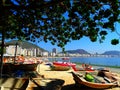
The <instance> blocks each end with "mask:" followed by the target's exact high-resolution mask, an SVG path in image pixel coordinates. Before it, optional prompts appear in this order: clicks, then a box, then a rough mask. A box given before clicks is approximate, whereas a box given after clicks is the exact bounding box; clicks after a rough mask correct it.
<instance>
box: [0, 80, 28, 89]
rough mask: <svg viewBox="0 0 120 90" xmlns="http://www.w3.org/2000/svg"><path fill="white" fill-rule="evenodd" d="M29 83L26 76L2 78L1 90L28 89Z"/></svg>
mask: <svg viewBox="0 0 120 90" xmlns="http://www.w3.org/2000/svg"><path fill="white" fill-rule="evenodd" d="M28 84H29V79H26V78H0V90H26V88H27V86H28Z"/></svg>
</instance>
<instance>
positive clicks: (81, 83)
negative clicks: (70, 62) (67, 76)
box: [72, 72, 118, 89]
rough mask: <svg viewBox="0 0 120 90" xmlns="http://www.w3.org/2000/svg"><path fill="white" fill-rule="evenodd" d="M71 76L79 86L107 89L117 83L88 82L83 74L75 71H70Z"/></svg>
mask: <svg viewBox="0 0 120 90" xmlns="http://www.w3.org/2000/svg"><path fill="white" fill-rule="evenodd" d="M72 76H73V79H74V81H75V83H76V85H79V86H86V87H89V88H93V89H109V88H113V87H117V86H118V84H116V83H103V82H97V83H96V82H89V81H87V80H85V78H84V77H83V75H80V74H78V73H75V72H72ZM95 79H96V78H95Z"/></svg>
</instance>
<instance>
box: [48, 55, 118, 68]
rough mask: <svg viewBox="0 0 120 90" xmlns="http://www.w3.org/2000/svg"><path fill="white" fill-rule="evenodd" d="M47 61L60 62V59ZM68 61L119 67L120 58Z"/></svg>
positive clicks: (71, 59) (88, 58)
mask: <svg viewBox="0 0 120 90" xmlns="http://www.w3.org/2000/svg"><path fill="white" fill-rule="evenodd" d="M48 59H49V60H50V61H52V60H57V61H59V60H62V59H61V58H48ZM70 61H71V62H75V63H86V64H95V65H103V66H118V67H120V57H70Z"/></svg>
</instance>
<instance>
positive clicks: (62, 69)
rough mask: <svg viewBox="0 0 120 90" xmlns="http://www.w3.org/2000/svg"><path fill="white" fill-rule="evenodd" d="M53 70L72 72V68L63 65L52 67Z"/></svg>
mask: <svg viewBox="0 0 120 90" xmlns="http://www.w3.org/2000/svg"><path fill="white" fill-rule="evenodd" d="M50 67H51V70H54V71H67V70H70V66H62V65H51V66H50Z"/></svg>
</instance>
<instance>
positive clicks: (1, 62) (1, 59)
mask: <svg viewBox="0 0 120 90" xmlns="http://www.w3.org/2000/svg"><path fill="white" fill-rule="evenodd" d="M4 33H5V31H4V30H2V44H1V57H0V78H2V70H3V54H4V37H5V36H4Z"/></svg>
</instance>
